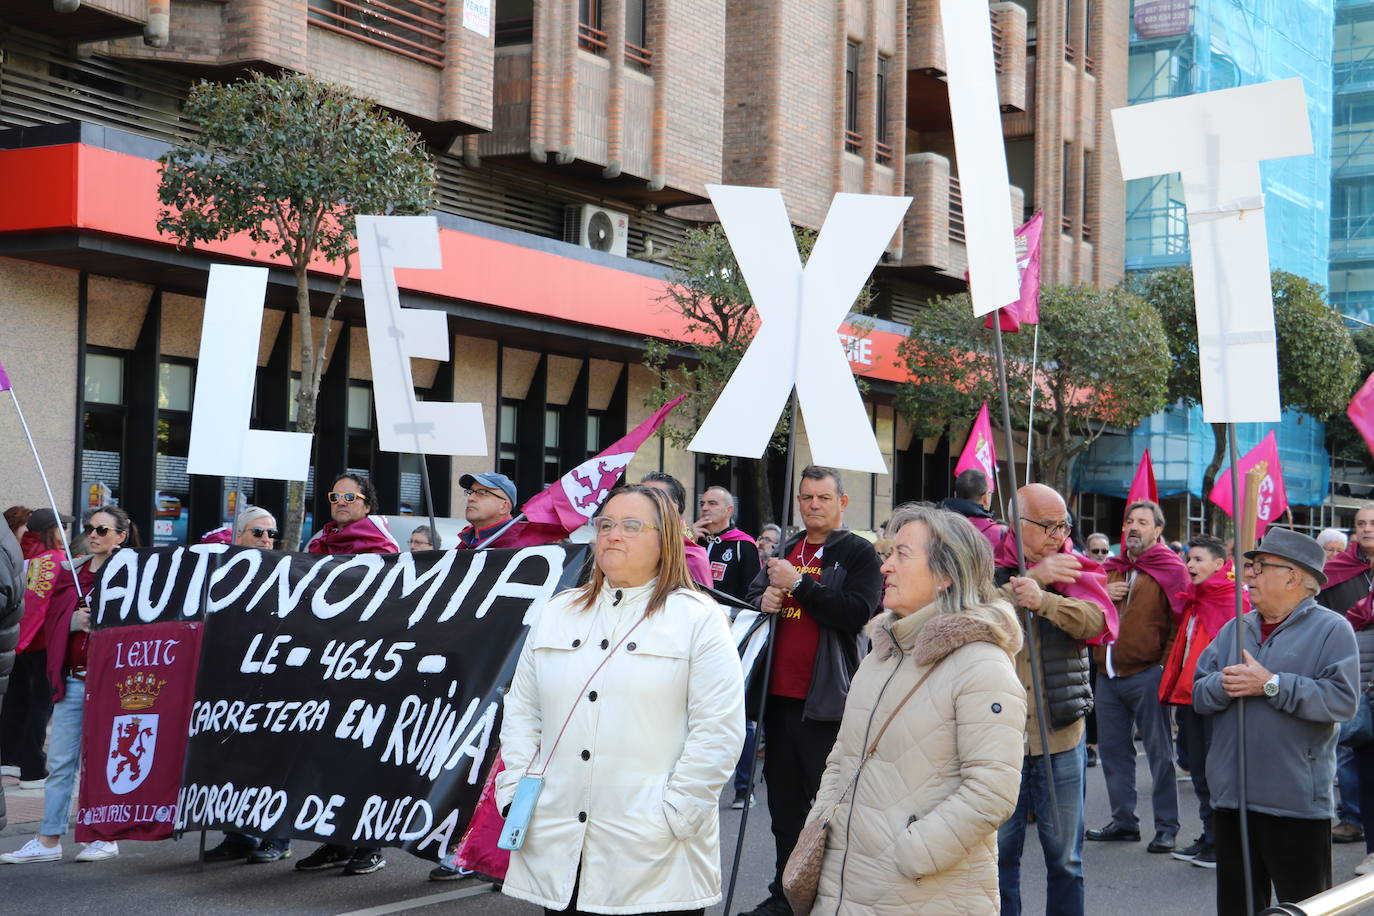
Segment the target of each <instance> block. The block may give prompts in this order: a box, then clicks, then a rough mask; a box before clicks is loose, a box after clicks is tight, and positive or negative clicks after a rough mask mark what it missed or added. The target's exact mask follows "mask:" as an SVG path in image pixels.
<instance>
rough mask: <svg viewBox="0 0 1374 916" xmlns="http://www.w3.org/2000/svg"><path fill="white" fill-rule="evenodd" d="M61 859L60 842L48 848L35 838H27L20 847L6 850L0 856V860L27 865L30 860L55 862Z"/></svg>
mask: <svg viewBox="0 0 1374 916" xmlns="http://www.w3.org/2000/svg"><path fill="white" fill-rule="evenodd" d="M61 859H62V844H61V843H58V844H57V845H56V846H53V847H52V848H51V849H50V848H48V847H47V846H44V845H43V844H42V843H40V842H38V840H37V839H32V840H29V841H28V842H27V843H25V844H24V846H23V848H22V849H16V850H15V851H14V852H7V853H5V854H4V855H2V856H0V862H8V863H9V864H11V865H27V864H29V863H30V862H57V861H60V860H61Z"/></svg>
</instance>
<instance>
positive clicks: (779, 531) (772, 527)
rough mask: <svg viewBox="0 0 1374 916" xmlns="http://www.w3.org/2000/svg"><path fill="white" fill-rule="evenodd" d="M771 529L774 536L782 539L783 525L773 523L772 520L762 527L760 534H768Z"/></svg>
mask: <svg viewBox="0 0 1374 916" xmlns="http://www.w3.org/2000/svg"><path fill="white" fill-rule="evenodd" d="M770 531H771V532H773V536H774V537H776V538H777V539H778V540H779V541H781V540H782V526H781V525H775V524H773V523H772V522H769V523H768V524H766V525H764V526H763V527H762V528H760V529H759V534H760V535H764V534H767V533H768V532H770Z"/></svg>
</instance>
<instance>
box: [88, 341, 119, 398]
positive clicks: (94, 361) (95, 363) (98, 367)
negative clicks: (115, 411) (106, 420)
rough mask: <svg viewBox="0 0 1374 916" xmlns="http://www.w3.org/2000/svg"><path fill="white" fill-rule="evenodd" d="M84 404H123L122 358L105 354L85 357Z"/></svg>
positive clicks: (91, 354) (90, 354)
mask: <svg viewBox="0 0 1374 916" xmlns="http://www.w3.org/2000/svg"><path fill="white" fill-rule="evenodd" d="M86 403H88V404H123V403H124V357H122V356H111V355H109V354H106V353H88V354H87V355H86Z"/></svg>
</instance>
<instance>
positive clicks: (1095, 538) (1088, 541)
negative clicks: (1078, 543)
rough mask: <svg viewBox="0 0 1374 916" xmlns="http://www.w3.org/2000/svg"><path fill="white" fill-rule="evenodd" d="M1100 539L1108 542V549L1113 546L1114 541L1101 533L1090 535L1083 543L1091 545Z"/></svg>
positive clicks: (1096, 532) (1095, 532)
mask: <svg viewBox="0 0 1374 916" xmlns="http://www.w3.org/2000/svg"><path fill="white" fill-rule="evenodd" d="M1098 538H1102V540H1104V541H1106V542H1107V546H1108V547H1110V546H1112V539H1111V538H1109V537H1107V535H1105V534H1103V533H1102V532H1101V531H1094V532H1093V533H1092V534H1090V535H1088V537H1087V538H1086V539H1085V540H1084V541H1083V543H1084V544H1091V543H1092V542H1093V541H1095V540H1097V539H1098Z"/></svg>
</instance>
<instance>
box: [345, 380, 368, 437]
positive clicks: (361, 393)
mask: <svg viewBox="0 0 1374 916" xmlns="http://www.w3.org/2000/svg"><path fill="white" fill-rule="evenodd" d="M348 428H349V429H371V428H372V389H371V388H365V387H363V386H362V385H349V386H348Z"/></svg>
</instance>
